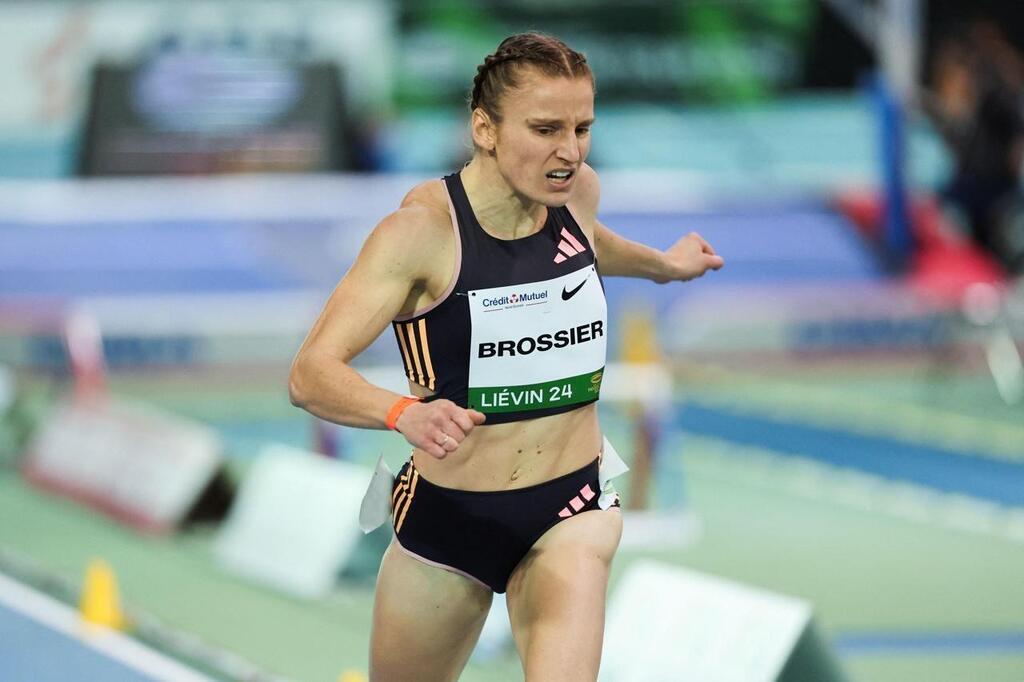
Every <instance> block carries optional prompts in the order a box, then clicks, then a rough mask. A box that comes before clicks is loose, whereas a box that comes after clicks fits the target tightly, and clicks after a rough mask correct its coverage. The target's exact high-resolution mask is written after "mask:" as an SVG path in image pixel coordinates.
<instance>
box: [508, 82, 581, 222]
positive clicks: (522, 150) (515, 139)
mask: <svg viewBox="0 0 1024 682" xmlns="http://www.w3.org/2000/svg"><path fill="white" fill-rule="evenodd" d="M500 106H501V114H502V120H501V123H499V124H498V125H497V128H496V130H495V142H494V144H495V146H494V151H495V158H496V161H497V164H498V169H499V171H500V172H501V174H502V176H503V177H504V178H505V181H506V182H507V183H508V184H509V187H511V188H512V190H513V191H514V192H515V193H516V194H518V195H519V196H520V197H523V198H525V199H527V200H529V201H532V202H536V203H540V204H544V205H545V206H564V205H565V203H566V202H567V201H568V200H569V194H570V192H571V190H572V186H573V183H574V181H575V179H576V175H577V172H578V171H579V169H580V166H581V165H582V164H583V162H584V160H585V159H586V158H587V154H588V153H589V152H590V127H591V125H592V124H593V122H594V87H593V86H592V85H591V83H590V79H589V78H586V77H579V78H564V77H551V76H547V75H544V74H543V73H541V72H539V71H537V70H535V69H528V70H526V71H525V73H523V74H522V77H521V79H520V86H519V87H518V88H516V89H515V90H511V91H509V92H507V93H505V95H504V97H502V99H501V102H500Z"/></svg>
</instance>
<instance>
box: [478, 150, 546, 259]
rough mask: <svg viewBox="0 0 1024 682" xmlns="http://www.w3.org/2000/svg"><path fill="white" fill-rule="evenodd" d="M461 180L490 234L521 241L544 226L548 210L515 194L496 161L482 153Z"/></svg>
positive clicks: (480, 220) (479, 218) (481, 222)
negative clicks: (520, 239) (521, 238)
mask: <svg viewBox="0 0 1024 682" xmlns="http://www.w3.org/2000/svg"><path fill="white" fill-rule="evenodd" d="M461 176H462V185H463V187H465V189H466V196H468V197H469V203H470V205H471V206H472V207H473V213H474V214H475V215H476V219H477V220H478V221H479V222H480V225H481V226H483V228H484V229H485V230H487V232H488V233H490V234H492V235H494V236H495V237H498V238H499V239H519V238H520V237H528V236H529V235H531V234H533V233H535V232H537V231H538V230H540V229H541V227H543V226H544V221H545V220H547V215H548V212H547V207H545V206H544V205H543V204H539V203H536V202H533V201H530V200H529V199H527V198H526V197H524V196H522V195H520V194H517V193H516V192H515V191H513V189H512V188H511V187H509V185H508V183H507V182H506V181H505V178H504V177H502V175H501V172H500V171H499V170H498V164H497V163H495V161H494V160H493V159H492V158H490V157H486V156H483V155H481V154H479V153H478V154H477V155H476V156H474V157H473V160H472V161H470V163H469V165H467V166H466V167H465V168H464V169H462V173H461Z"/></svg>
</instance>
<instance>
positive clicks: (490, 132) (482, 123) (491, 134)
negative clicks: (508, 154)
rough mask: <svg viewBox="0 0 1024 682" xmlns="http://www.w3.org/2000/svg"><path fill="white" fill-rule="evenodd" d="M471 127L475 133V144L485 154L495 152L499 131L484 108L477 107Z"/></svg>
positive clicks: (471, 119)
mask: <svg viewBox="0 0 1024 682" xmlns="http://www.w3.org/2000/svg"><path fill="white" fill-rule="evenodd" d="M469 127H470V131H471V132H472V133H473V144H475V145H476V146H477V147H479V148H480V149H483V150H484V151H485V152H493V151H494V147H495V146H496V144H497V140H498V130H497V126H496V125H495V123H494V121H493V120H491V117H490V116H488V115H487V112H486V111H484V110H483V108H481V107H477V108H476V109H474V110H473V114H472V116H471V118H470V122H469Z"/></svg>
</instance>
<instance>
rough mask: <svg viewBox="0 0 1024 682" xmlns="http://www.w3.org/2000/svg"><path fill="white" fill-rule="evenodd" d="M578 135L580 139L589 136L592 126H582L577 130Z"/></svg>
mask: <svg viewBox="0 0 1024 682" xmlns="http://www.w3.org/2000/svg"><path fill="white" fill-rule="evenodd" d="M576 134H577V135H579V136H580V137H583V136H584V135H589V134H590V126H580V127H579V128H577V129H576Z"/></svg>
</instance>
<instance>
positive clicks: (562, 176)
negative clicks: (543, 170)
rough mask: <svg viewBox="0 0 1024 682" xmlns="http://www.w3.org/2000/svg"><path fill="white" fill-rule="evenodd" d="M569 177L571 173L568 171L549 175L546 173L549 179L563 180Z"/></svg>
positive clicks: (553, 172)
mask: <svg viewBox="0 0 1024 682" xmlns="http://www.w3.org/2000/svg"><path fill="white" fill-rule="evenodd" d="M570 175H572V173H570V172H569V171H551V172H550V173H548V177H549V178H557V179H559V180H564V179H566V178H567V177H569V176H570Z"/></svg>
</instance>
